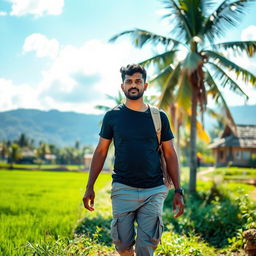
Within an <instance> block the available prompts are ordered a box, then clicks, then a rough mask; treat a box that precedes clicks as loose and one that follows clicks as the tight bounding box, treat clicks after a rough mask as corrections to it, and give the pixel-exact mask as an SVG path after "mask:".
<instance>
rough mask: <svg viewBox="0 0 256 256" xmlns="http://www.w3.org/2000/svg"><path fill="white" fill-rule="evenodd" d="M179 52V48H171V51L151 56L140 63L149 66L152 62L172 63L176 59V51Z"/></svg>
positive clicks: (158, 63)
mask: <svg viewBox="0 0 256 256" xmlns="http://www.w3.org/2000/svg"><path fill="white" fill-rule="evenodd" d="M176 52H177V50H171V51H167V52H164V53H161V54H158V55H156V56H154V57H151V58H149V59H147V60H144V61H142V62H140V63H139V64H140V65H143V66H149V65H150V64H157V65H160V66H161V65H163V64H164V65H169V64H170V63H172V62H173V61H174V56H175V53H176Z"/></svg>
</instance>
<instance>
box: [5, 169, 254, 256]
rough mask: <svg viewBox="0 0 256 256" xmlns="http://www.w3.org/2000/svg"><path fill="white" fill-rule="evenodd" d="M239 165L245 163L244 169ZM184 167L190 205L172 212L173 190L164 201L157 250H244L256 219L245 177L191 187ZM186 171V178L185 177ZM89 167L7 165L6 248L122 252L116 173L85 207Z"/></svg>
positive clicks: (103, 179) (11, 251)
mask: <svg viewBox="0 0 256 256" xmlns="http://www.w3.org/2000/svg"><path fill="white" fill-rule="evenodd" d="M237 171H238V170H237ZM187 172H188V169H183V170H182V175H183V179H182V183H183V186H184V187H185V191H186V197H185V205H186V210H185V213H184V215H182V216H181V217H180V218H178V219H174V218H173V213H172V209H171V206H172V196H173V195H172V191H170V193H169V195H168V198H167V200H166V201H165V205H164V215H163V220H164V224H165V231H164V234H163V238H162V243H161V244H160V245H159V246H158V248H157V251H156V255H181V256H182V255H195V256H198V255H202V256H203V255H231V251H232V250H233V251H237V252H239V253H240V254H239V255H243V254H242V246H243V244H244V240H243V237H242V232H243V231H244V230H246V229H249V228H253V227H254V228H255V227H256V205H255V203H253V202H252V201H251V200H249V198H248V194H250V193H251V192H252V190H253V189H254V188H253V187H252V186H249V185H246V184H236V183H223V184H216V183H213V182H212V181H208V182H202V181H199V182H198V191H197V193H195V194H193V195H190V194H189V193H188V184H187V180H188V177H187V174H186V173H187ZM186 177H187V178H186ZM86 179H87V174H84V173H73V172H72V173H70V172H61V173H59V172H41V171H37V172H33V171H29V172H28V171H15V170H14V171H11V172H10V171H5V170H2V171H0V196H1V198H5V200H2V201H1V203H0V254H3V255H6V256H9V255H12V256H15V255H37V256H42V255H45V256H46V255H52V256H53V255H54V256H55V255H60V256H64V255H65V256H66V255H72V256H75V255H92V256H94V255H115V252H114V251H115V250H114V246H113V244H112V243H111V239H110V220H111V204H110V181H111V175H110V174H101V175H100V177H99V180H98V181H97V183H96V190H97V193H96V200H95V211H94V212H92V213H89V212H87V211H85V210H84V209H83V206H82V201H81V198H82V195H83V193H84V186H85V184H86Z"/></svg>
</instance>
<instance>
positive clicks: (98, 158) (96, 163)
mask: <svg viewBox="0 0 256 256" xmlns="http://www.w3.org/2000/svg"><path fill="white" fill-rule="evenodd" d="M111 141H112V140H108V139H104V138H102V137H100V140H99V143H98V145H97V147H96V149H95V151H94V154H93V157H92V163H91V167H90V174H89V179H88V182H87V186H86V191H85V194H84V197H83V202H84V207H85V208H86V209H88V210H89V211H93V210H94V208H93V205H94V198H95V193H94V183H95V181H96V180H97V178H98V175H99V174H100V172H101V170H102V168H103V165H104V162H105V159H106V156H107V153H108V148H109V145H110V143H111Z"/></svg>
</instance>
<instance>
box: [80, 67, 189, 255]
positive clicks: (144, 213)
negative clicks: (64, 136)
mask: <svg viewBox="0 0 256 256" xmlns="http://www.w3.org/2000/svg"><path fill="white" fill-rule="evenodd" d="M120 71H121V76H122V84H121V88H122V90H123V92H124V94H125V96H126V102H125V104H121V105H119V106H117V107H115V108H114V109H112V110H110V111H108V112H107V113H106V114H105V116H104V119H103V124H102V127H101V131H100V140H99V143H98V146H97V148H96V150H95V152H94V155H93V159H92V163H91V169H90V175H89V179H88V183H87V188H86V192H85V195H84V198H83V201H84V206H85V208H86V209H88V210H89V211H93V210H94V206H93V205H94V198H95V193H94V189H93V186H94V183H95V181H96V179H97V177H98V175H99V173H100V172H101V170H102V167H103V164H104V161H105V158H106V156H107V152H108V148H109V145H110V143H111V141H112V139H113V140H114V146H115V164H114V170H113V175H112V177H113V183H112V190H111V199H112V209H113V220H112V222H111V236H112V239H113V242H114V243H115V246H116V249H117V251H118V252H119V254H120V255H122V256H132V255H134V250H133V245H134V244H135V252H136V256H151V255H153V253H154V250H155V249H156V247H157V244H158V243H159V241H160V238H161V235H162V232H163V224H162V208H163V202H164V200H165V198H166V196H167V193H168V189H167V187H166V186H165V185H164V183H163V174H162V170H161V165H160V155H159V152H158V140H157V135H156V131H155V127H154V124H153V120H152V117H151V114H150V109H149V106H148V105H147V104H145V103H144V101H143V93H144V91H145V90H146V89H147V87H148V84H147V83H146V71H145V69H144V68H143V67H142V66H140V65H135V64H133V65H128V66H127V67H122V68H121V70H120ZM160 117H161V122H162V130H161V143H162V149H163V152H164V158H165V160H166V164H167V168H168V172H169V174H170V176H171V178H172V181H173V184H174V187H175V195H174V198H173V209H174V210H176V209H177V208H178V213H177V214H176V215H175V216H174V217H178V216H180V215H181V214H182V213H183V210H184V203H183V198H182V196H183V193H182V189H181V187H180V177H179V168H178V159H177V155H176V152H175V149H174V146H173V142H172V139H173V134H172V132H171V130H170V126H169V122H168V119H167V116H166V114H165V113H164V112H163V111H160ZM135 221H136V222H137V224H138V227H137V236H136V241H135V228H134V222H135Z"/></svg>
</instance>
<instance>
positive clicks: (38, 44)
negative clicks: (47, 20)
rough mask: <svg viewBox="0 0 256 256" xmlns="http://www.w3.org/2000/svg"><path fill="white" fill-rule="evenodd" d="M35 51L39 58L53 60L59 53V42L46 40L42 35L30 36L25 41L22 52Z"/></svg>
mask: <svg viewBox="0 0 256 256" xmlns="http://www.w3.org/2000/svg"><path fill="white" fill-rule="evenodd" d="M30 51H35V52H36V56H37V57H39V58H42V57H50V58H55V57H56V56H57V54H58V51H59V42H58V41H57V40H56V39H48V38H47V37H46V36H44V35H42V34H32V35H30V36H28V37H27V38H26V39H25V42H24V45H23V52H24V53H26V52H30Z"/></svg>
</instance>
